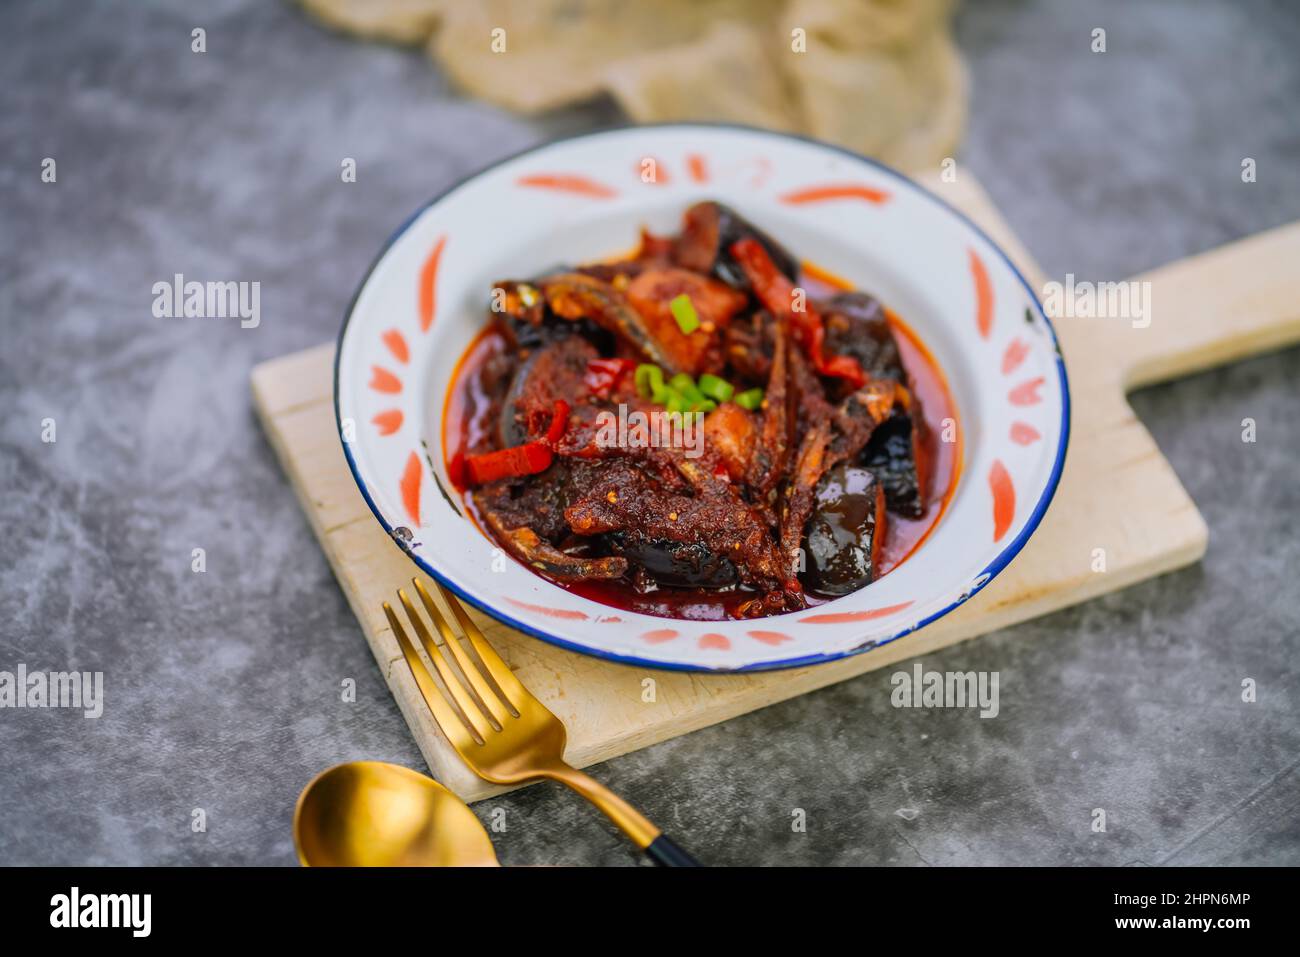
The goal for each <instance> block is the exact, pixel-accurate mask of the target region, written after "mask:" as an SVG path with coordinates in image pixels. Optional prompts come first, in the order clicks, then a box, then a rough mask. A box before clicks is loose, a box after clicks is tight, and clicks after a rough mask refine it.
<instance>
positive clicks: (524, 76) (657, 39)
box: [299, 0, 966, 170]
mask: <svg viewBox="0 0 1300 957" xmlns="http://www.w3.org/2000/svg"><path fill="white" fill-rule="evenodd" d="M299 2H300V3H301V4H302V5H303V7H305V8H306V9H307V10H309V11H310V12H311V13H312V14H314V15H315V16H316V17H318V18H319V19H320V20H321V21H323V22H324V23H326V24H328V25H329V26H331V27H333V28H335V29H339V30H342V31H345V32H348V33H352V34H355V35H358V36H362V37H366V38H369V39H376V40H384V41H389V42H394V43H404V44H422V45H424V46H425V47H426V48H427V49H428V51H429V54H430V56H432V57H433V59H434V60H436V61H437V62H438V63H439V64H440V65H441V66H442V68H443V70H444V71H445V72H446V74H447V75H448V76H449V77H450V78H451V79H452V81H453V82H454V83H455V84H456V85H457V86H458V87H460V88H461V89H462V90H463V91H464V92H466V93H467V94H469V95H471V96H477V97H482V98H483V99H486V100H489V101H491V102H493V103H497V104H500V105H501V106H504V107H507V108H510V109H513V110H517V111H520V112H523V113H536V112H540V111H544V110H550V109H555V108H557V107H562V106H565V105H568V104H570V103H574V102H577V101H580V100H585V99H589V98H591V97H594V96H597V95H599V94H601V93H609V94H611V95H612V96H613V97H614V99H615V100H616V101H617V102H618V103H619V105H620V106H621V107H622V109H623V110H624V111H625V112H626V113H627V114H628V116H629V117H630V118H631V119H633V120H635V121H637V122H642V123H645V122H654V121H662V120H687V119H688V120H726V121H732V122H738V123H747V124H751V125H755V126H764V127H770V128H774V129H781V130H791V131H794V132H799V133H805V134H808V135H810V136H814V137H817V138H818V139H823V140H827V141H829V142H832V143H838V144H840V145H842V146H847V147H849V148H850V149H853V150H857V151H858V152H861V153H866V154H868V155H870V156H875V157H877V158H879V159H882V160H884V161H885V162H887V163H890V164H892V165H895V166H901V167H903V168H906V169H913V170H916V169H921V168H924V167H928V166H932V165H935V164H937V163H939V162H940V161H941V160H942V159H943V158H944V157H947V156H951V155H952V154H953V152H954V151H955V149H956V147H957V144H958V142H959V141H960V139H961V135H962V131H963V128H964V126H965V120H966V73H965V69H964V68H963V65H962V62H961V58H960V56H959V55H958V53H957V49H956V46H955V45H954V43H953V40H952V36H951V34H950V32H949V24H950V20H951V13H952V6H953V0H299ZM501 31H504V33H502V32H501ZM800 43H802V45H803V50H804V52H798V47H799V45H800ZM502 45H504V50H502V49H501V46H502ZM494 46H495V49H494Z"/></svg>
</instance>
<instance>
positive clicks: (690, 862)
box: [645, 834, 703, 867]
mask: <svg viewBox="0 0 1300 957" xmlns="http://www.w3.org/2000/svg"><path fill="white" fill-rule="evenodd" d="M645 852H646V855H647V856H648V857H649V858H650V860H652V861H654V862H655V863H656V864H658V865H659V866H660V867H703V865H702V864H701V863H700V862H699V861H697V860H696V859H695V858H693V857H691V855H690V854H688V853H686V852H685V851H684V850H682V849H681V848H680V847H678V846H677V844H676V842H674V841H673V840H672V839H671V838H670V837H669V836H668V835H667V834H660V835H659V836H658V837H656V838H655V839H654V840H653V841H651V842H650V844H649V845H648V846H647V847H646V849H645Z"/></svg>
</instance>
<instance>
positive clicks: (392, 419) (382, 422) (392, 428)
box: [370, 409, 402, 435]
mask: <svg viewBox="0 0 1300 957" xmlns="http://www.w3.org/2000/svg"><path fill="white" fill-rule="evenodd" d="M370 421H371V422H373V423H375V425H377V426H379V434H380V435H392V434H393V433H394V432H396V431H397V430H398V429H400V428H401V427H402V410H401V409H389V410H388V411H387V412H380V413H379V414H378V415H376V416H375V417H374V418H373V419H371V420H370Z"/></svg>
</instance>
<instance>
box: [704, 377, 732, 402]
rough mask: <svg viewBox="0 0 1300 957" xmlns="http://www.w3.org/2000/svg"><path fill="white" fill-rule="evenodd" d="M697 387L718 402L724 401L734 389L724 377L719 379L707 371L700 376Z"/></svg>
mask: <svg viewBox="0 0 1300 957" xmlns="http://www.w3.org/2000/svg"><path fill="white" fill-rule="evenodd" d="M699 388H700V391H701V392H703V393H704V394H705V395H706V396H708V397H709V398H710V399H716V400H717V401H718V402H726V401H727V400H728V399H730V398H731V397H732V395H733V394H735V391H736V387H735V386H734V385H732V384H731V383H730V382H728V381H727V380H726V379H719V378H718V377H717V376H715V375H710V374H709V373H707V372H706V373H704V375H702V376H700V382H699Z"/></svg>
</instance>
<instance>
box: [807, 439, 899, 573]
mask: <svg viewBox="0 0 1300 957" xmlns="http://www.w3.org/2000/svg"><path fill="white" fill-rule="evenodd" d="M886 521H887V520H886V517H885V493H884V489H883V487H882V486H881V484H880V482H879V481H877V480H876V477H875V476H874V475H872V474H871V472H869V471H867V470H866V469H864V468H861V467H859V466H856V465H847V464H845V465H837V466H836V467H835V468H833V469H831V470H830V471H829V472H827V473H826V475H825V476H823V477H822V480H821V482H820V484H819V485H818V487H817V507H816V510H815V511H814V512H813V514H812V517H811V518H810V519H809V520H808V530H807V542H808V545H807V552H806V554H807V568H806V570H805V579H806V581H807V583H808V586H809V588H810V589H811V590H813V591H815V592H818V593H820V594H823V595H847V594H848V593H849V592H852V591H857V590H858V589H859V588H861V587H862V586H864V585H866V584H869V583H870V582H871V580H872V579H873V578H875V577H876V569H877V568H878V567H879V565H880V554H881V548H882V546H883V544H884V540H885V528H886Z"/></svg>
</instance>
